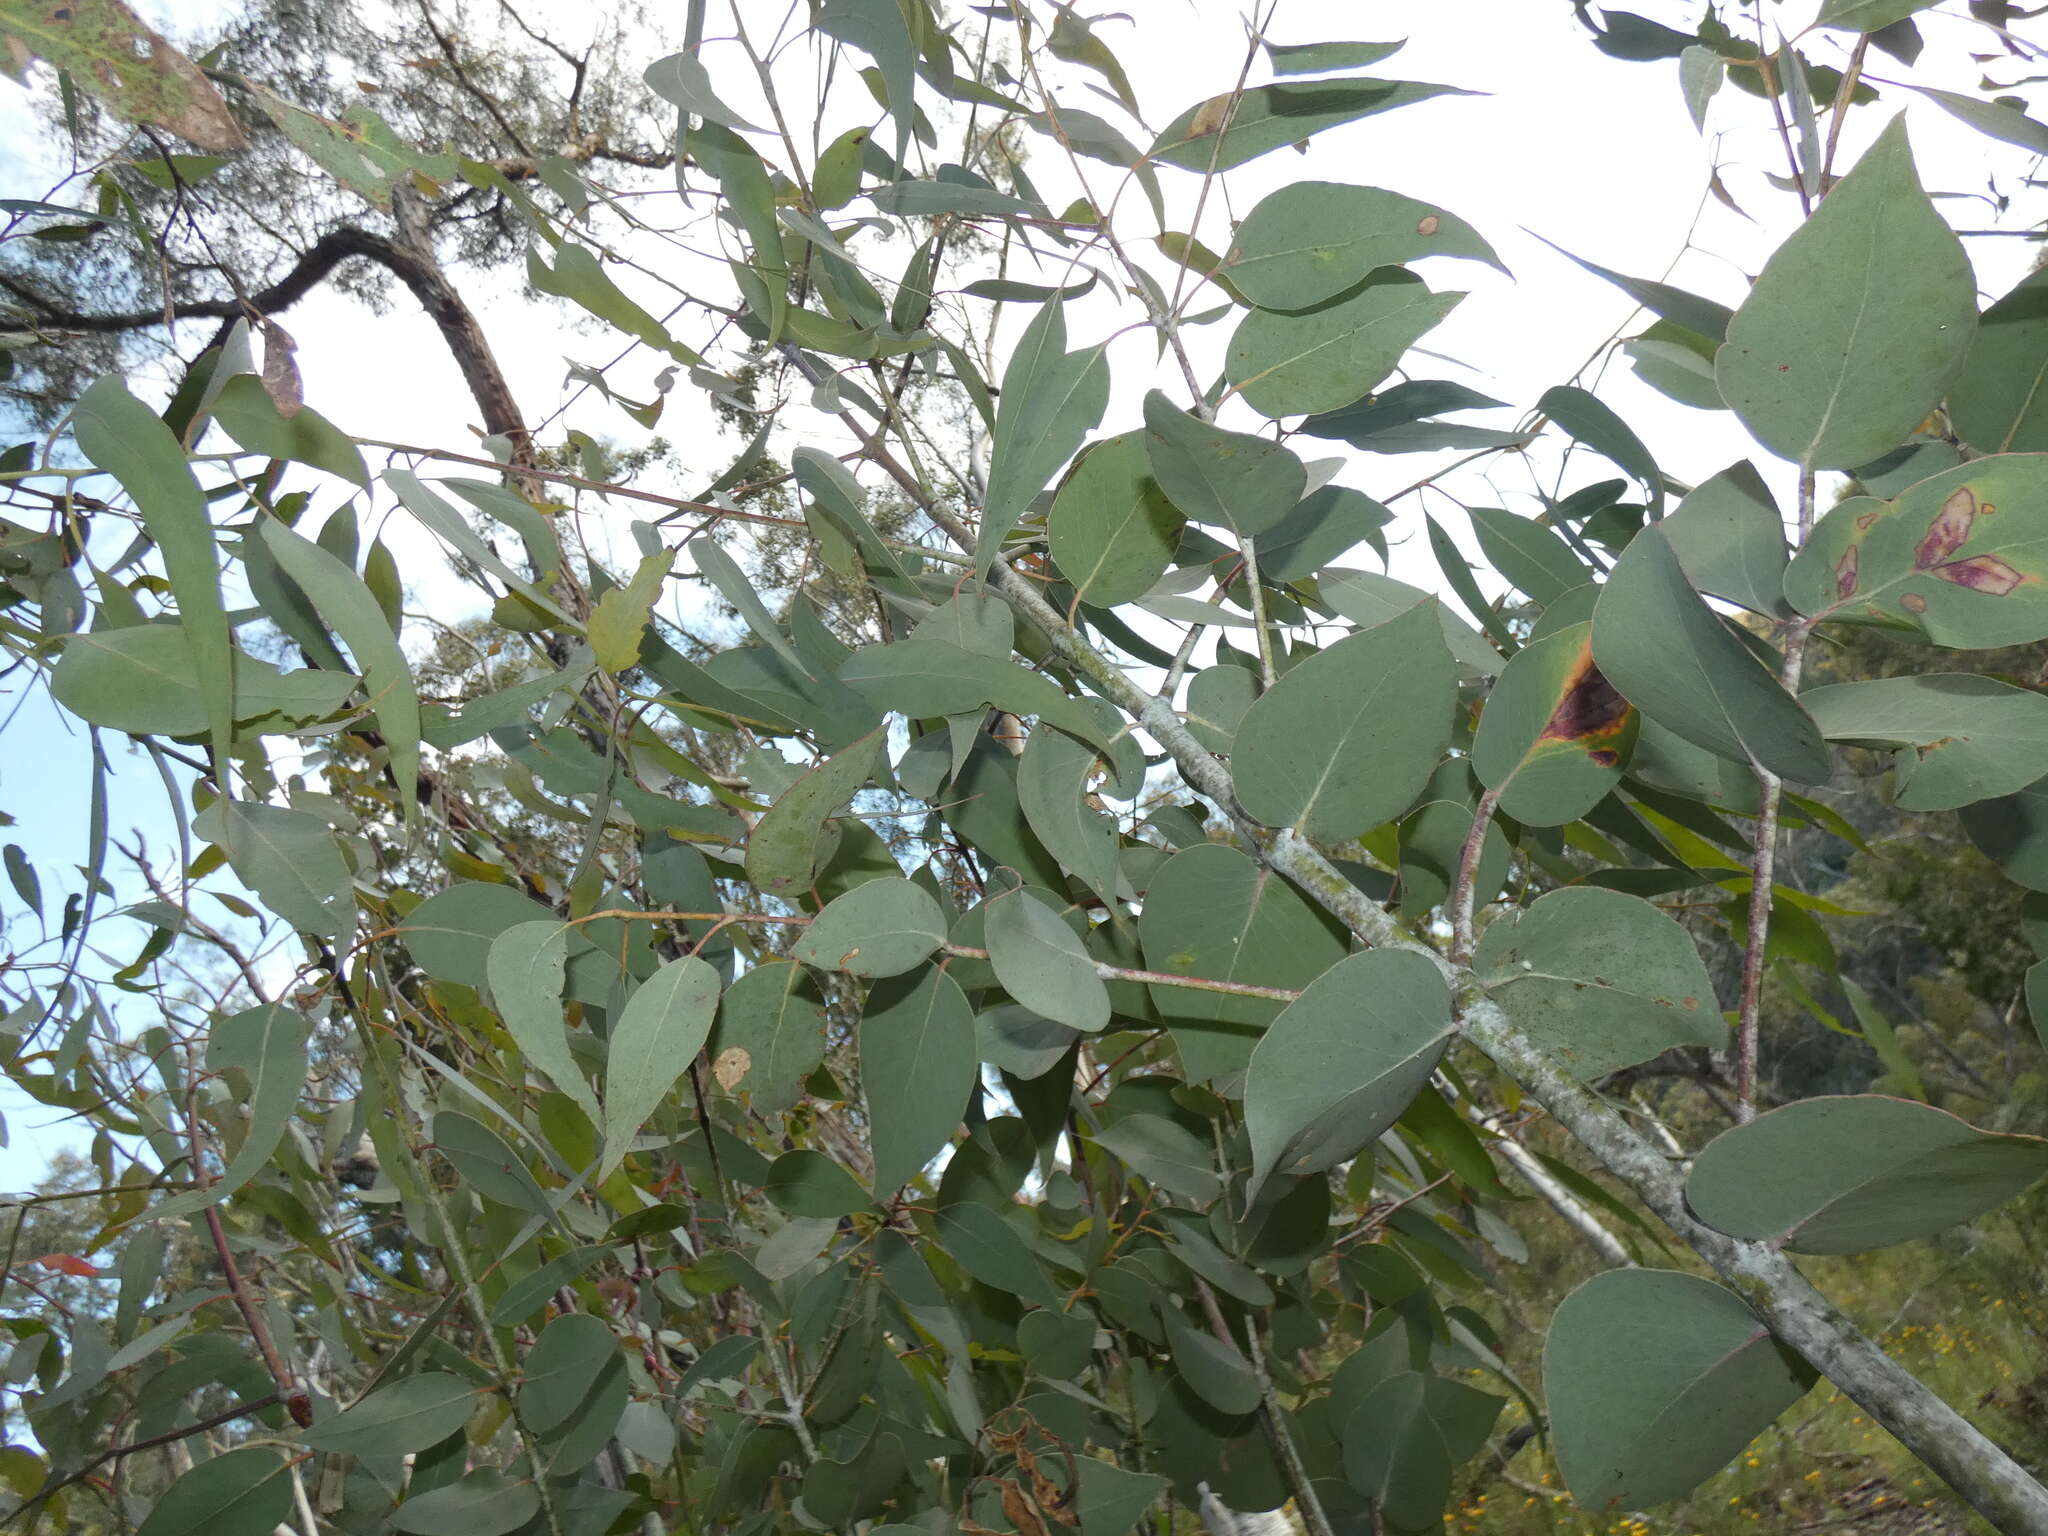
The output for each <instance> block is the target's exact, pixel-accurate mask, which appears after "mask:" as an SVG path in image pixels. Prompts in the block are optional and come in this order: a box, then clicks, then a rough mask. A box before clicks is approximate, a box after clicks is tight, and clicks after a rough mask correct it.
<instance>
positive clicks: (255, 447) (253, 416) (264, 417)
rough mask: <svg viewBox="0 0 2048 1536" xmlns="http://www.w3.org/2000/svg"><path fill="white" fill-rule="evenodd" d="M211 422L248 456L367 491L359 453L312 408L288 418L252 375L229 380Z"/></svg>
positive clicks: (367, 474) (216, 400)
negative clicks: (294, 464) (290, 464)
mask: <svg viewBox="0 0 2048 1536" xmlns="http://www.w3.org/2000/svg"><path fill="white" fill-rule="evenodd" d="M212 412H213V419H214V420H215V421H216V422H218V423H219V424H220V426H221V429H222V430H223V431H225V432H226V433H227V435H228V436H229V437H232V438H233V439H234V440H235V441H236V443H238V444H239V445H240V446H242V447H243V448H246V449H248V451H249V452H251V453H260V454H263V455H265V456H266V457H268V458H273V459H296V460H298V462H299V463H301V464H310V465H312V466H313V467H314V468H315V469H324V470H326V471H327V473H328V474H330V475H339V476H340V477H341V478H342V479H344V480H351V481H354V482H355V483H356V484H357V485H359V486H361V487H362V488H363V489H364V490H366V491H367V490H368V489H369V488H370V472H369V470H368V469H367V468H365V467H364V465H363V453H362V450H361V449H360V448H358V447H356V445H355V444H354V442H352V441H351V440H350V439H349V438H348V437H346V436H345V435H344V434H343V433H342V432H340V431H339V430H338V429H337V428H336V427H335V425H334V424H333V423H332V422H330V421H329V420H328V419H327V418H326V417H325V416H322V415H321V414H320V413H319V412H318V411H316V410H314V409H313V408H312V407H311V406H306V405H302V406H300V407H299V408H298V409H297V410H296V411H294V412H293V413H292V414H291V415H289V416H287V415H285V414H284V413H283V412H282V411H280V410H279V409H278V408H277V402H276V401H275V400H273V399H271V398H270V391H269V390H267V389H265V388H264V387H263V381H262V380H261V379H259V378H257V377H256V375H254V374H253V373H240V374H236V375H235V376H234V377H233V378H231V379H229V380H228V381H227V383H226V385H225V386H223V387H222V389H221V392H220V393H219V394H218V395H217V396H215V398H214V401H213V405H212Z"/></svg>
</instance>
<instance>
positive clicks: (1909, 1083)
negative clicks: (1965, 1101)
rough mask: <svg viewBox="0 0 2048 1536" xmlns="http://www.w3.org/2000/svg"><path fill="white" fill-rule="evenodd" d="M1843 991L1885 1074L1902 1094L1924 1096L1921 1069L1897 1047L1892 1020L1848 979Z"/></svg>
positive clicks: (1843, 980) (1844, 983)
mask: <svg viewBox="0 0 2048 1536" xmlns="http://www.w3.org/2000/svg"><path fill="white" fill-rule="evenodd" d="M1841 980H1842V991H1843V993H1844V994H1845V995H1846V996H1847V997H1848V999H1849V1006H1850V1007H1851V1008H1853V1009H1854V1010H1855V1012H1856V1022H1857V1023H1858V1024H1859V1025H1861V1026H1862V1028H1863V1038H1864V1039H1865V1040H1867V1041H1869V1042H1870V1048H1871V1049H1872V1050H1873V1051H1875V1052H1877V1059H1878V1061H1879V1062H1880V1063H1881V1064H1882V1065H1883V1067H1884V1069H1885V1071H1886V1072H1887V1073H1889V1074H1890V1075H1891V1076H1892V1077H1894V1078H1896V1079H1898V1081H1899V1084H1900V1085H1901V1086H1902V1087H1903V1088H1904V1089H1905V1091H1906V1092H1907V1093H1909V1094H1911V1095H1912V1096H1913V1097H1914V1098H1916V1099H1925V1098H1926V1097H1927V1084H1926V1083H1925V1082H1924V1081H1922V1080H1921V1077H1920V1069H1919V1068H1918V1067H1916V1066H1915V1065H1913V1058H1912V1057H1910V1056H1908V1055H1907V1054H1906V1053H1905V1051H1904V1050H1903V1049H1902V1048H1901V1047H1900V1045H1899V1036H1898V1032H1897V1031H1896V1030H1894V1029H1893V1028H1892V1021H1891V1020H1890V1019H1889V1018H1887V1017H1886V1016H1885V1012H1884V1010H1883V1009H1882V1008H1880V1007H1878V1006H1877V1002H1876V1000H1875V999H1873V998H1872V997H1871V995H1870V994H1869V993H1868V992H1866V991H1864V990H1863V988H1861V987H1860V986H1858V985H1857V984H1856V983H1855V982H1854V981H1852V980H1850V979H1849V978H1848V977H1847V976H1844V977H1842V978H1841Z"/></svg>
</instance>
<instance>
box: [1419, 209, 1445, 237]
mask: <svg viewBox="0 0 2048 1536" xmlns="http://www.w3.org/2000/svg"><path fill="white" fill-rule="evenodd" d="M1443 227H1444V221H1443V220H1442V219H1440V218H1438V217H1437V216H1436V215H1435V214H1433V213H1432V214H1429V215H1427V216H1425V217H1424V219H1423V220H1422V222H1421V223H1420V224H1417V225H1416V226H1415V233H1417V234H1418V235H1433V234H1435V233H1436V232H1437V231H1438V230H1440V229H1442V228H1443Z"/></svg>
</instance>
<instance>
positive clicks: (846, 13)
mask: <svg viewBox="0 0 2048 1536" xmlns="http://www.w3.org/2000/svg"><path fill="white" fill-rule="evenodd" d="M903 15H904V13H903V12H902V10H900V9H899V8H898V7H897V6H896V4H895V3H894V0H826V3H825V5H824V7H823V9H821V10H820V11H819V12H818V15H817V22H816V26H817V28H818V30H819V31H820V32H822V33H824V34H825V35H826V36H827V37H834V38H837V39H838V40H839V41H840V42H842V43H849V44H851V45H852V46H853V47H855V48H858V49H860V50H861V51H862V52H863V53H865V54H867V55H868V57H870V58H871V59H873V60H874V61H875V65H876V67H877V68H879V69H880V70H881V72H882V82H883V86H884V88H885V89H886V90H887V92H888V96H889V115H890V116H891V117H893V118H895V119H896V159H897V161H898V162H899V163H901V161H902V159H903V156H904V154H905V152H906V151H907V150H908V149H909V147H910V134H911V129H912V127H913V126H914V125H915V123H916V121H917V97H916V87H917V50H916V46H915V43H914V42H913V40H912V38H911V35H910V29H909V28H908V27H906V26H905V25H904V21H903Z"/></svg>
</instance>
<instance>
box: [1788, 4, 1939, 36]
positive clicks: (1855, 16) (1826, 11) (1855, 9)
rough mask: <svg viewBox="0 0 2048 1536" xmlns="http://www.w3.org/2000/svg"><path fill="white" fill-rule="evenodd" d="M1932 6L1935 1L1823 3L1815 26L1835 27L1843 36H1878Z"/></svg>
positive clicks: (1815, 20)
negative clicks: (1856, 34) (1866, 33)
mask: <svg viewBox="0 0 2048 1536" xmlns="http://www.w3.org/2000/svg"><path fill="white" fill-rule="evenodd" d="M1933 3H1934V0H1822V4H1821V8H1820V15H1818V16H1817V17H1815V18H1814V25H1815V26H1817V27H1838V28H1840V29H1841V30H1842V31H1844V32H1881V31H1883V30H1884V29H1885V28H1886V27H1888V26H1890V25H1891V24H1892V23H1893V22H1896V21H1904V20H1905V19H1906V18H1907V17H1908V16H1911V15H1913V14H1914V13H1915V12H1918V11H1924V10H1926V9H1927V7H1928V6H1930V5H1932V4H1933Z"/></svg>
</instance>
